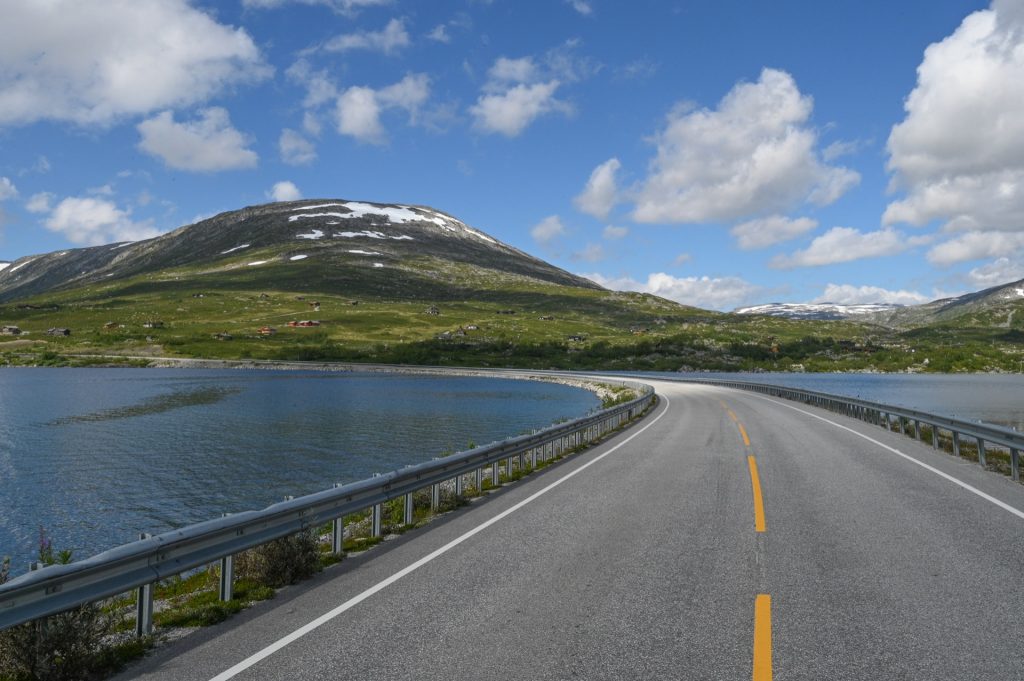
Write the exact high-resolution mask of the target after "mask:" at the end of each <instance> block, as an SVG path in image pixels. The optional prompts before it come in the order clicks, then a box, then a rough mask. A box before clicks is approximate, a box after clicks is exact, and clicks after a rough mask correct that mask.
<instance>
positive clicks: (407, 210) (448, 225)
mask: <svg viewBox="0 0 1024 681" xmlns="http://www.w3.org/2000/svg"><path fill="white" fill-rule="evenodd" d="M334 207H337V208H347V209H348V210H349V212H347V213H336V212H326V213H308V212H305V211H310V210H318V209H322V208H334ZM300 211H302V212H300ZM292 212H293V213H297V214H296V215H289V216H288V222H295V221H296V220H301V219H303V218H335V219H338V220H351V219H353V218H364V217H367V216H370V217H371V218H372V217H378V216H381V217H384V218H385V220H386V221H387V222H388V223H389V224H397V225H404V224H406V223H409V222H430V223H433V224H435V225H437V226H438V227H440V228H441V229H443V230H445V231H447V232H451V233H457V232H463V233H465V234H469V235H470V236H473V237H476V238H477V239H480V240H481V241H487V242H489V243H492V244H493V243H497V242H496V241H495V240H494V239H492V238H491V237H489V236H487V235H486V234H483V233H482V232H479V231H477V230H475V229H473V228H472V227H470V226H469V225H467V224H466V223H464V222H462V221H461V220H456V219H455V218H453V217H451V216H450V215H445V214H443V213H440V212H438V211H435V210H430V209H428V208H416V207H414V206H403V205H395V206H375V205H373V204H372V203H363V202H361V201H346V202H344V203H320V204H316V205H312V206H302V207H300V208H293V209H292ZM327 224H329V225H334V224H338V223H337V222H328V223H327Z"/></svg>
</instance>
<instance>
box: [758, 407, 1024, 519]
mask: <svg viewBox="0 0 1024 681" xmlns="http://www.w3.org/2000/svg"><path fill="white" fill-rule="evenodd" d="M744 392H746V391H744ZM750 394H751V395H752V396H754V397H757V398H760V399H762V400H766V401H768V402H772V403H774V404H778V405H779V406H782V407H786V408H787V409H792V410H793V411H798V412H800V413H801V414H807V415H808V416H810V417H812V418H816V419H818V420H819V421H824V422H825V423H831V424H832V425H833V426H835V427H836V428H841V429H843V430H845V431H847V432H850V433H853V434H854V435H856V436H857V437H861V438H864V439H865V440H867V441H868V442H872V443H874V444H876V445H878V446H879V447H881V448H882V449H885V450H888V451H890V452H892V453H893V454H896V455H897V456H902V457H903V458H904V459H906V460H907V461H910V462H911V463H915V464H917V465H918V466H920V467H921V468H923V469H925V470H927V471H931V472H932V473H935V475H938V476H939V477H942V478H945V479H946V480H949V481H950V482H951V483H953V484H954V485H959V486H960V487H963V488H964V489H965V490H967V491H968V492H970V493H971V494H976V495H978V496H979V497H981V498H982V499H984V500H985V501H988V502H991V503H993V504H995V505H996V506H998V507H999V508H1001V509H1003V510H1004V511H1007V512H1009V513H1012V514H1013V515H1015V516H1017V517H1018V518H1020V519H1022V520H1024V511H1020V510H1018V509H1017V508H1014V507H1013V506H1010V505H1009V504H1007V503H1006V502H1003V501H1000V500H999V499H996V498H995V497H994V496H992V495H990V494H986V493H985V492H982V491H981V490H980V489H978V488H977V487H972V486H971V485H968V484H967V483H966V482H964V481H963V480H960V479H958V478H955V477H953V476H952V475H950V474H949V473H944V472H942V471H940V470H939V469H938V468H935V467H934V466H930V465H928V464H926V463H924V462H923V461H918V460H917V459H915V458H914V457H912V456H910V455H909V454H904V453H903V452H901V451H900V450H898V449H896V448H895V447H890V446H889V445H887V444H885V443H883V442H879V441H878V440H876V439H875V438H873V437H869V436H867V435H865V434H863V433H858V432H857V431H856V430H854V429H853V428H849V427H847V426H844V425H843V424H841V423H836V422H835V421H833V420H831V419H827V418H825V417H824V416H818V415H817V414H814V413H812V412H809V411H807V410H805V409H800V408H799V407H794V406H793V405H791V404H786V403H785V402H780V401H779V400H775V399H772V398H770V397H765V396H764V395H758V394H757V393H750Z"/></svg>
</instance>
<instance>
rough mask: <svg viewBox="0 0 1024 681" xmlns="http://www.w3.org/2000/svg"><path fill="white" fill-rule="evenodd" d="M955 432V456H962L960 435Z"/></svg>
mask: <svg viewBox="0 0 1024 681" xmlns="http://www.w3.org/2000/svg"><path fill="white" fill-rule="evenodd" d="M952 432H953V456H960V433H958V432H956V431H955V430H954V431H952Z"/></svg>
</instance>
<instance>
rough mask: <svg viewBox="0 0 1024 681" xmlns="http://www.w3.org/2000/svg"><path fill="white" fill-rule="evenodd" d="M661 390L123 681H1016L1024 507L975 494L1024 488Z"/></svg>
mask: <svg viewBox="0 0 1024 681" xmlns="http://www.w3.org/2000/svg"><path fill="white" fill-rule="evenodd" d="M651 383H653V384H654V385H656V387H657V389H658V392H659V393H660V394H661V395H662V396H663V397H664V398H666V399H663V400H662V403H661V405H660V406H659V407H658V410H657V411H656V412H655V413H654V414H653V415H651V416H649V417H648V418H647V419H646V420H644V421H643V422H642V423H641V424H639V425H637V426H635V427H633V428H631V429H629V430H627V431H626V432H625V433H624V434H622V435H620V436H618V437H616V438H615V439H613V440H610V441H609V442H607V443H605V444H603V445H601V446H599V447H596V448H594V449H592V450H590V451H588V452H586V453H583V454H581V455H578V456H576V457H573V458H571V459H568V460H566V461H565V462H563V463H561V464H559V465H556V466H554V467H552V468H550V469H547V470H546V471H545V472H544V473H542V474H540V475H535V476H531V477H530V478H527V479H524V480H523V481H521V482H519V483H517V484H515V485H511V486H508V487H506V488H505V489H503V490H501V491H500V492H497V493H495V494H492V495H490V496H489V497H487V498H486V499H484V500H481V501H479V502H477V503H475V504H473V505H472V506H471V507H470V508H468V509H465V510H462V511H459V512H456V513H453V514H450V515H448V516H446V517H445V518H443V519H442V520H440V521H438V522H435V523H434V524H432V525H431V526H430V528H429V529H425V530H420V531H417V532H413V533H410V534H408V535H404V536H403V537H401V538H399V539H396V540H394V541H389V542H386V543H385V544H383V545H382V546H380V547H378V548H377V549H375V550H373V551H370V552H368V553H367V554H363V555H361V556H356V557H352V558H349V559H348V560H346V561H344V562H343V563H342V564H341V565H340V566H337V567H335V568H331V569H329V570H327V571H325V572H324V573H323V574H322V575H320V576H319V577H317V578H315V579H313V580H311V581H309V582H306V583H304V584H302V585H299V586H296V587H291V588H289V589H286V590H284V591H282V592H281V593H280V594H279V595H278V597H277V598H275V599H274V600H271V601H268V602H265V603H262V604H259V605H257V606H256V607H253V608H251V609H250V610H247V611H246V612H245V613H243V614H241V615H239V616H237V617H235V618H234V619H233V620H231V621H230V622H229V623H226V624H223V625H220V626H217V627H212V628H209V629H205V630H201V631H198V632H196V633H194V634H191V635H190V636H188V637H187V638H185V639H183V640H182V641H179V642H177V643H175V644H172V645H170V646H166V647H164V648H162V649H160V650H159V651H157V652H156V653H155V654H154V655H152V656H151V657H149V658H147V659H146V660H145V661H143V662H141V663H139V664H137V665H135V666H133V667H132V668H130V669H129V670H128V671H127V672H126V673H124V674H123V675H122V676H120V677H119V678H122V679H128V678H131V679H147V680H156V679H160V680H164V679H166V680H174V681H186V680H191V679H195V680H202V681H209V680H211V679H218V680H223V681H226V679H229V678H234V679H239V680H240V681H241V680H254V679H358V680H360V681H369V680H371V679H388V680H396V679H416V680H417V681H423V680H427V679H445V680H453V679H473V680H477V679H524V680H526V679H529V680H534V679H708V680H715V681H720V680H726V679H751V678H754V679H755V681H763V680H765V679H770V678H775V679H778V680H779V681H782V680H786V679H815V680H822V679H872V680H879V679H929V680H935V679H950V680H953V679H955V680H957V681H964V680H968V679H986V680H989V679H998V680H1000V681H1003V680H1013V679H1024V642H1022V635H1021V634H1022V631H1024V589H1022V574H1024V515H1017V514H1014V513H1013V512H1011V511H1008V510H1006V509H1005V508H1002V507H1000V506H998V505H996V504H994V503H993V502H992V500H991V499H988V498H986V497H985V496H982V495H984V494H987V495H989V496H990V497H992V498H994V499H997V500H1000V501H1002V502H1003V503H1005V504H1008V505H1009V506H1010V507H1012V508H1013V509H1016V510H1017V511H1018V513H1019V512H1022V511H1024V486H1021V485H1016V484H1014V483H1012V482H1009V481H1008V480H1006V479H1003V478H1001V477H1000V476H998V475H995V474H992V473H987V472H985V471H983V470H981V469H980V468H979V467H977V466H975V465H973V464H968V463H963V462H960V461H958V460H955V459H953V457H951V456H949V455H946V454H943V453H937V452H933V451H932V450H931V449H930V448H929V447H926V446H923V445H921V444H918V443H916V442H913V441H912V440H910V439H908V438H904V437H901V436H899V435H897V434H891V433H887V432H885V431H883V430H882V429H881V428H877V427H873V426H869V425H867V424H864V423H861V422H859V421H854V420H850V419H846V418H844V417H841V416H837V415H834V414H831V413H828V412H824V411H821V410H817V409H815V408H812V407H805V406H803V405H796V404H794V403H790V402H786V401H784V400H775V399H770V398H765V397H762V396H758V395H753V394H750V393H744V392H737V391H731V390H725V389H719V388H713V387H708V386H699V385H678V384H669V383H658V382H654V381H652V382H651ZM748 441H749V445H748V444H746V442H748ZM893 449H895V450H898V452H899V453H897V452H894V451H892V450H893ZM900 453H902V454H903V455H904V456H901V455H900ZM908 457H909V458H908ZM909 459H913V460H909ZM915 461H919V462H922V463H925V464H927V465H928V466H930V467H932V468H925V467H922V466H920V465H918V464H917V463H915ZM755 470H756V478H757V480H758V482H759V485H757V486H756V488H755V485H754V484H753V476H752V472H753V471H755ZM936 471H941V472H945V473H946V474H948V475H951V476H953V477H955V478H956V479H957V480H959V481H961V482H962V483H964V484H965V485H967V486H968V487H970V488H971V489H967V488H965V487H964V486H962V485H958V484H955V483H954V482H951V481H950V480H948V479H946V478H944V477H942V476H940V475H939V474H938V473H937V472H936ZM567 476H569V477H567ZM756 492H760V494H759V495H758V494H756ZM979 493H981V494H979ZM758 496H759V497H760V499H761V503H760V504H758V503H756V499H757V498H758ZM758 520H760V521H761V522H763V531H758V522H757V521H758ZM467 533H472V534H470V535H469V536H466V535H467ZM453 542H455V543H454V544H453ZM368 590H369V591H368ZM318 618H319V619H318ZM295 632H297V633H295ZM772 674H774V677H773V676H772Z"/></svg>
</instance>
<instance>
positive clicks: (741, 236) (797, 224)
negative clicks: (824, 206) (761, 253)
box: [729, 215, 818, 251]
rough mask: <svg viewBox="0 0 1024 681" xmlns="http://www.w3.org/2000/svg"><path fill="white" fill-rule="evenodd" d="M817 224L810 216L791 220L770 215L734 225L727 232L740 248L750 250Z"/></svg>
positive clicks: (794, 234) (801, 231)
mask: <svg viewBox="0 0 1024 681" xmlns="http://www.w3.org/2000/svg"><path fill="white" fill-rule="evenodd" d="M817 226H818V221H817V220H812V219H811V218H797V219H795V220H792V219H790V218H787V217H785V216H782V215H772V216H771V217H767V218H759V219H757V220H750V221H748V222H744V223H742V224H739V225H736V226H735V227H733V228H732V229H731V230H729V233H730V234H732V235H733V237H734V238H735V239H736V243H737V244H738V245H739V247H740V248H742V249H743V250H745V251H751V250H755V249H758V248H767V247H768V246H772V245H774V244H778V243H782V242H783V241H789V240H790V239H795V238H796V237H798V236H800V235H801V234H806V233H807V232H809V231H811V230H812V229H814V228H815V227H817Z"/></svg>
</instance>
